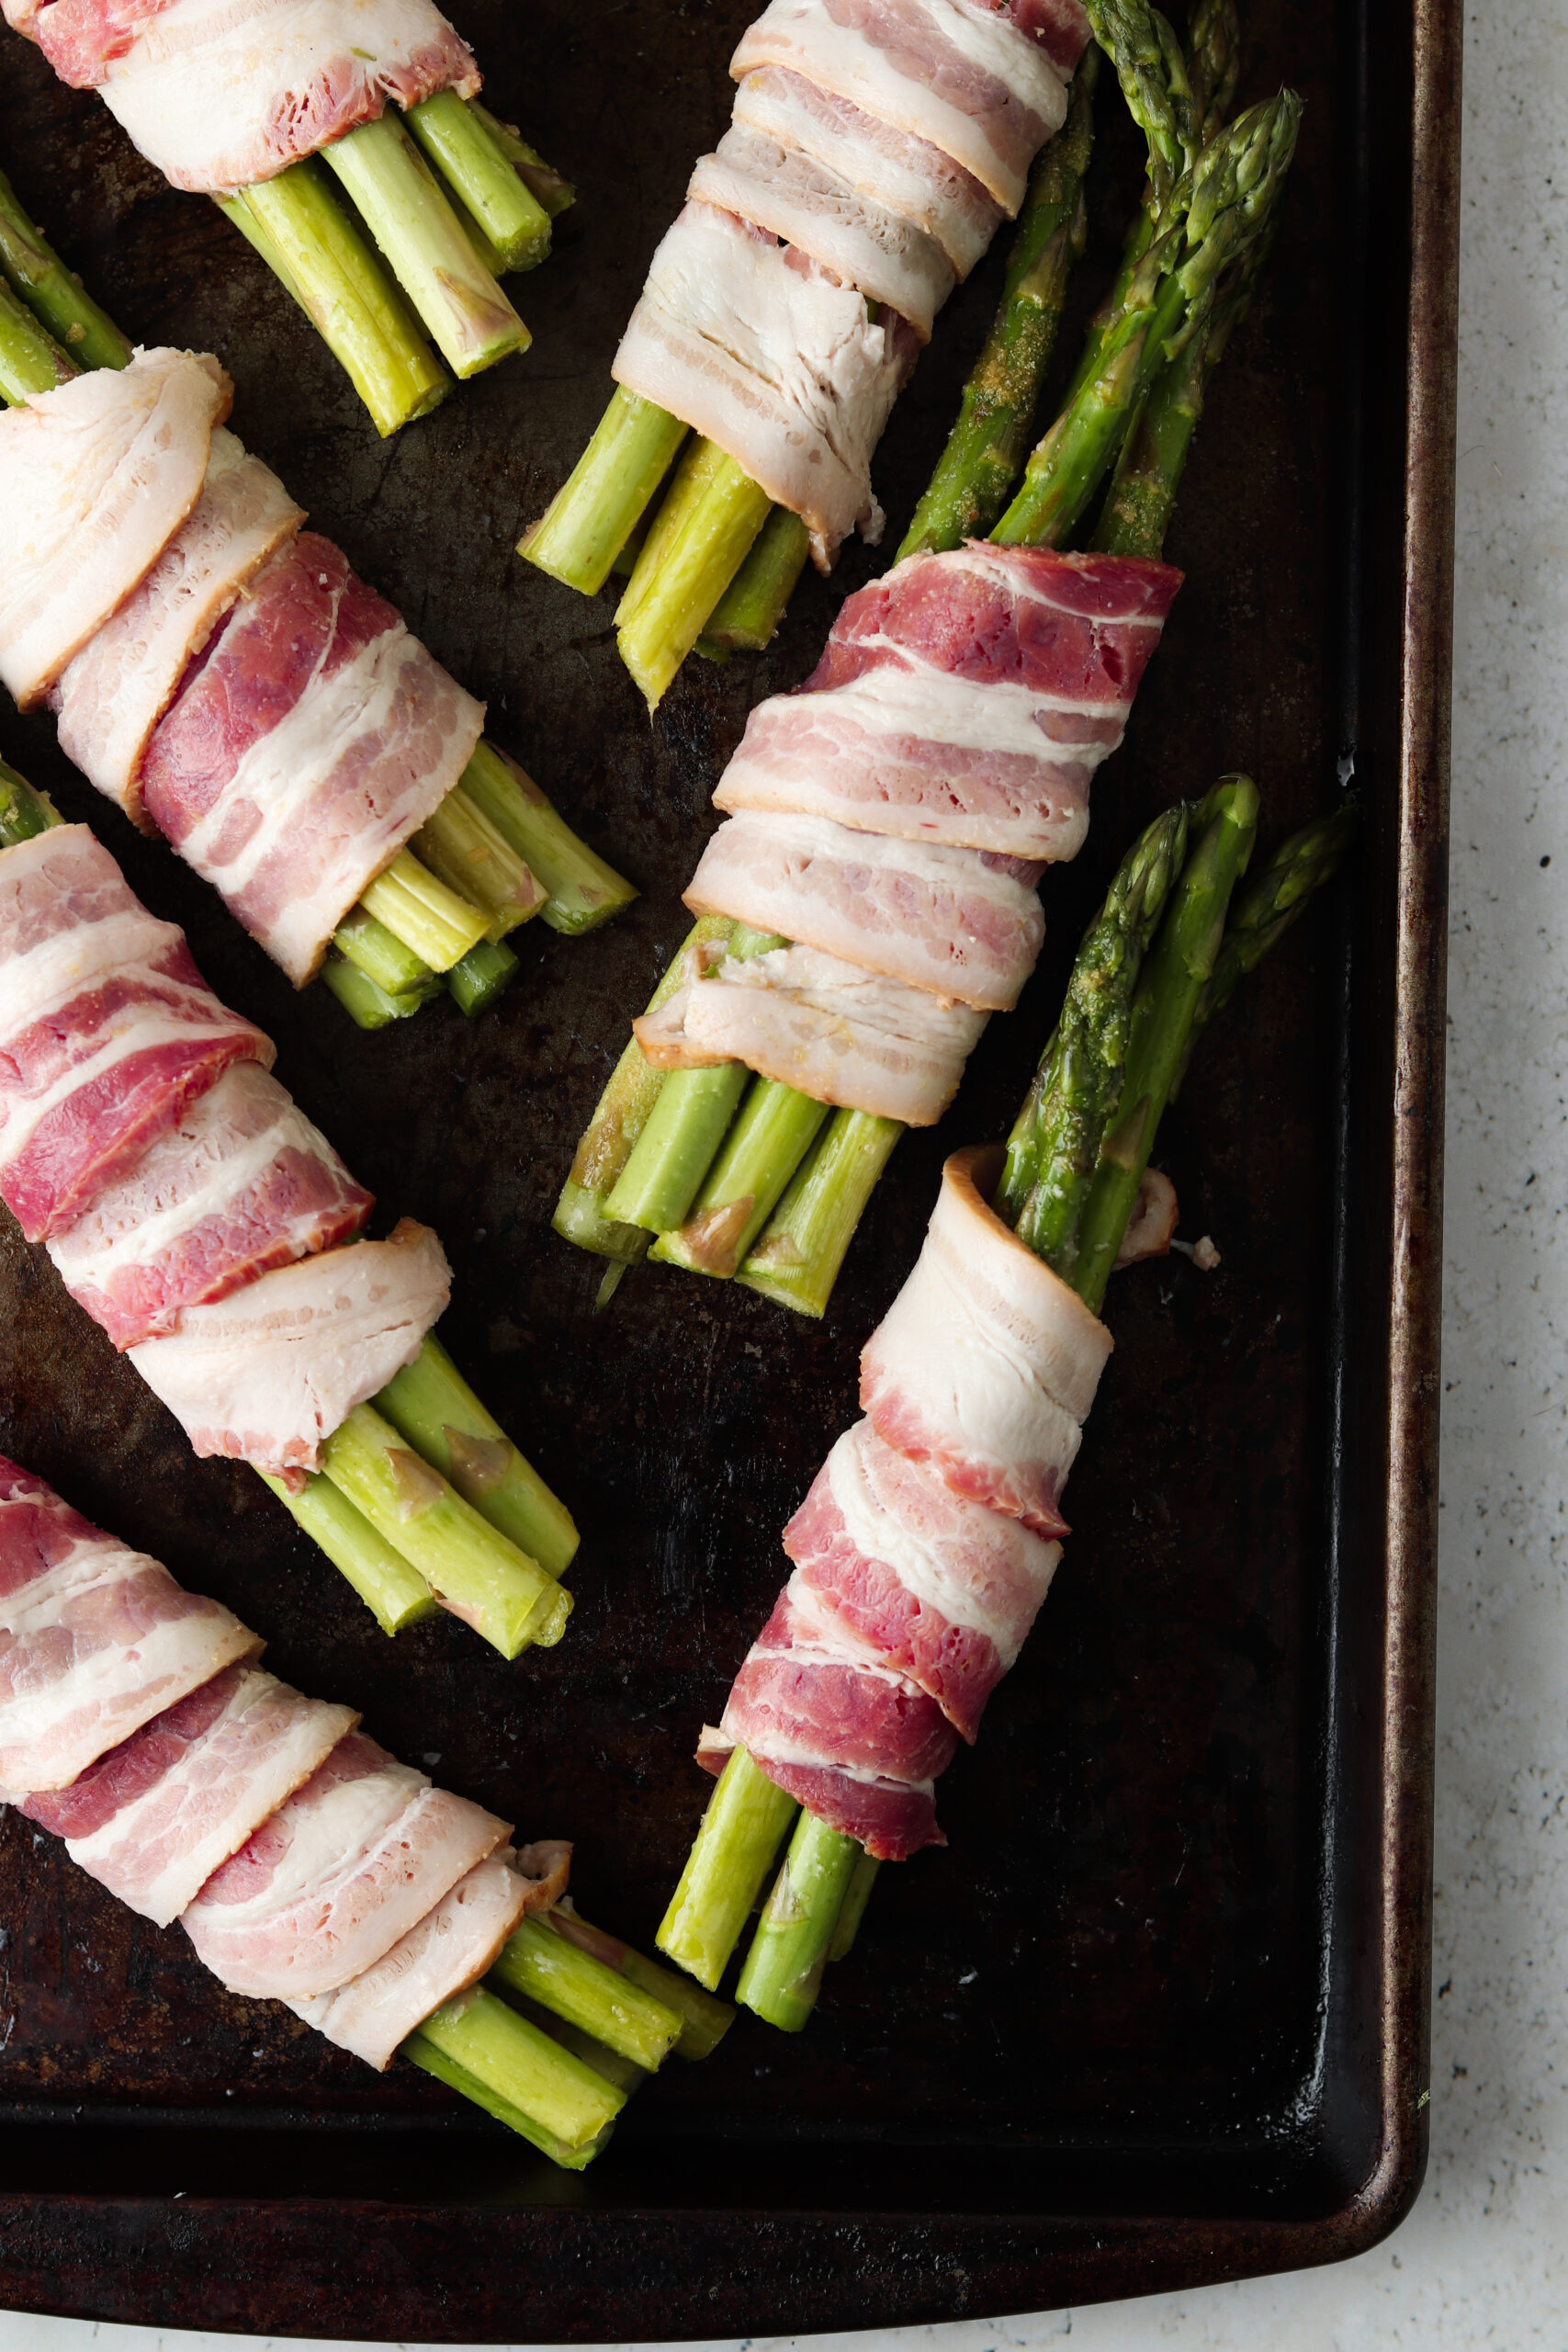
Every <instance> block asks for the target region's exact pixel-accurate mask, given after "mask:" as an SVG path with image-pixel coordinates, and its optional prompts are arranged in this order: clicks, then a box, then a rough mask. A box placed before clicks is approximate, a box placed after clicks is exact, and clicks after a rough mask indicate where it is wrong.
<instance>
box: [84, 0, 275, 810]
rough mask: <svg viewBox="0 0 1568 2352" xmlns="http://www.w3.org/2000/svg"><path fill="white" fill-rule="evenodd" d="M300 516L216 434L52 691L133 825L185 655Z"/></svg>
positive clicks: (230, 439) (256, 467) (269, 478)
mask: <svg viewBox="0 0 1568 2352" xmlns="http://www.w3.org/2000/svg"><path fill="white" fill-rule="evenodd" d="M66 5H67V0H55V6H57V7H63V6H66ZM304 520H305V515H304V510H303V508H301V507H299V506H296V505H295V503H294V501H293V500H292V499H291V498H290V497H289V495H288V492H287V491H286V490H285V489H284V487H283V484H282V483H281V482H280V481H278V479H277V476H276V474H275V473H274V472H273V471H272V469H271V468H270V467H269V466H264V465H263V463H262V461H261V459H260V458H253V457H251V456H250V455H249V453H248V452H247V451H246V449H245V448H244V447H243V445H242V444H241V443H240V442H238V441H236V440H235V438H234V435H232V434H231V433H227V432H224V431H223V430H222V428H221V427H220V429H219V430H218V431H217V432H216V433H214V435H212V454H211V457H210V458H209V461H208V468H207V479H206V481H205V483H204V484H203V486H202V492H201V496H200V497H199V498H198V499H197V503H196V504H195V506H194V507H193V508H192V510H191V512H190V515H189V516H188V518H187V519H186V522H185V523H184V524H183V525H182V526H181V527H180V529H179V530H177V531H176V532H175V536H174V537H173V538H172V539H171V540H170V541H169V543H168V545H167V547H166V548H164V552H163V553H162V555H161V556H160V557H159V558H158V560H157V562H156V563H155V564H154V565H153V566H152V571H150V572H149V573H148V574H147V576H146V578H145V579H144V580H143V581H142V582H141V586H140V588H138V589H137V590H136V592H135V594H134V595H132V596H130V597H129V598H128V599H127V600H126V602H125V603H124V604H123V605H121V606H120V608H119V610H118V612H117V613H116V614H115V615H114V616H113V617H112V618H111V619H109V620H107V621H106V622H105V623H104V626H103V627H102V628H100V629H99V630H98V632H97V634H96V637H93V638H91V639H89V640H88V642H87V643H86V644H85V646H84V647H83V649H82V650H81V652H80V653H78V654H77V656H76V658H75V660H74V661H73V662H72V663H71V666H70V667H69V669H68V670H67V671H66V672H65V673H64V675H63V676H62V679H61V681H60V684H59V685H58V686H57V687H56V688H55V690H54V694H53V695H52V697H51V699H52V701H53V706H54V709H55V712H56V714H57V716H58V718H59V721H60V742H61V748H62V751H64V752H66V753H67V754H68V756H69V757H70V758H71V759H73V760H74V761H75V763H76V765H77V766H78V767H79V768H80V769H81V771H82V773H83V775H85V776H86V778H87V780H88V782H89V783H91V784H96V786H97V788H98V790H99V791H100V792H102V793H106V794H107V796H108V797H109V799H111V800H112V801H114V803H115V804H116V806H117V807H118V808H120V809H124V811H125V813H126V815H127V816H128V817H129V818H130V820H131V821H132V822H133V823H135V824H139V825H141V826H143V827H145V826H146V821H147V820H146V819H145V817H144V816H143V815H142V810H141V757H142V753H143V752H145V751H146V749H147V745H148V741H149V740H150V739H151V736H152V729H154V728H155V727H156V726H157V724H158V721H159V720H160V718H162V717H163V716H164V711H165V710H167V708H168V707H169V705H170V703H171V702H173V700H174V698H175V690H176V688H177V687H178V685H179V683H180V681H181V679H182V678H183V677H184V676H185V673H186V666H187V664H188V663H189V662H190V659H191V656H192V655H193V654H194V653H197V652H199V651H200V650H201V648H202V647H203V646H204V645H205V644H206V642H207V639H208V638H209V635H210V634H211V632H212V629H213V628H214V627H215V625H216V624H217V622H218V621H219V620H220V619H221V617H222V616H223V615H224V613H226V612H227V611H228V609H229V606H230V605H231V604H232V603H233V601H234V599H235V597H236V596H237V595H238V594H239V593H240V590H241V589H242V588H243V586H244V584H245V582H246V581H247V580H249V579H250V578H251V576H252V575H253V573H254V572H256V571H259V570H260V569H261V567H262V565H263V564H264V563H265V561H266V560H267V558H268V557H269V556H272V555H274V554H276V551H277V549H278V548H280V547H281V546H282V545H283V544H284V542H285V540H287V539H291V538H292V537H294V535H295V533H296V532H297V531H298V530H299V526H300V525H301V524H302V523H303V521H304Z"/></svg>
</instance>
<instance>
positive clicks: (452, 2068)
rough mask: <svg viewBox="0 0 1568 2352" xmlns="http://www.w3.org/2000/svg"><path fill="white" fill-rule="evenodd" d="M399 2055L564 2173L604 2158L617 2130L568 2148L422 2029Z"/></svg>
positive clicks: (609, 2129)
mask: <svg viewBox="0 0 1568 2352" xmlns="http://www.w3.org/2000/svg"><path fill="white" fill-rule="evenodd" d="M547 2038H548V2037H547ZM398 2054H399V2056H400V2057H402V2058H407V2059H409V2060H410V2061H412V2064H414V2065H416V2066H418V2067H420V2068H422V2069H423V2072H424V2073H425V2074H427V2075H434V2078H435V2080H436V2081H437V2082H438V2083H445V2084H446V2087H447V2089H448V2090H451V2091H457V2092H460V2093H461V2095H462V2097H463V2098H466V2099H471V2100H472V2102H473V2104H474V2105H475V2106H476V2107H479V2108H482V2109H484V2111H485V2113H486V2114H487V2115H491V2116H493V2117H494V2118H495V2120H496V2121H497V2122H498V2123H504V2124H505V2126H506V2128H507V2130H508V2131H515V2132H516V2134H517V2136H518V2138H519V2139H520V2140H526V2141H527V2142H528V2143H529V2144H530V2145H531V2146H532V2147H536V2148H537V2149H538V2151H539V2154H541V2155H542V2156H548V2158H549V2160H550V2162H551V2163H552V2164H553V2165H560V2167H561V2169H562V2171H563V2172H582V2171H583V2170H584V2169H585V2168H586V2167H587V2166H588V2165H591V2164H592V2162H593V2159H594V2157H595V2156H597V2155H600V2154H603V2152H604V2149H605V2148H606V2147H607V2146H608V2144H609V2141H610V2135H611V2133H612V2132H613V2131H614V2130H615V2125H614V2124H613V2123H607V2124H606V2125H605V2127H604V2131H601V2132H600V2133H599V2134H598V2136H597V2137H596V2138H595V2139H592V2140H589V2141H587V2142H585V2143H584V2144H583V2145H582V2146H581V2148H570V2147H568V2145H567V2143H566V2142H565V2141H564V2140H561V2139H558V2138H557V2136H556V2134H555V2133H554V2132H553V2131H545V2129H544V2128H543V2126H542V2125H540V2124H537V2123H536V2122H535V2120H534V2119H533V2117H532V2116H531V2115H525V2114H524V2112H523V2110H522V2109H521V2108H520V2107H513V2104H512V2101H511V2100H510V2099H508V2098H502V2096H501V2094H500V2092H499V2091H496V2090H492V2089H491V2086H490V2085H489V2084H488V2083H485V2082H481V2081H480V2080H479V2076H478V2075H471V2074H470V2073H469V2072H468V2068H467V2067H466V2066H459V2065H458V2064H457V2061H456V2060H455V2059H452V2058H448V2057H447V2056H446V2052H445V2051H442V2050H438V2049H437V2048H436V2046H435V2044H434V2041H430V2040H429V2038H428V2037H427V2036H426V2034H425V2031H424V2029H423V2026H419V2027H416V2028H415V2029H414V2030H413V2032H412V2033H411V2034H410V2036H409V2038H408V2040H407V2041H405V2042H404V2043H403V2044H402V2046H401V2048H400V2051H399V2053H398Z"/></svg>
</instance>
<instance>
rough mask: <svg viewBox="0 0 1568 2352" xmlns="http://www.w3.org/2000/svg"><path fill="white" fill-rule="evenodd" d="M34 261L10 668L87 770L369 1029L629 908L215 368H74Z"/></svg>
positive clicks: (471, 992)
mask: <svg viewBox="0 0 1568 2352" xmlns="http://www.w3.org/2000/svg"><path fill="white" fill-rule="evenodd" d="M66 5H68V0H54V6H57V7H58V6H66ZM39 282H41V280H35V281H22V282H21V296H22V298H24V299H23V300H18V302H17V306H16V307H17V313H18V321H17V322H12V325H13V327H14V328H15V330H16V331H15V332H14V333H11V334H8V333H7V323H6V313H5V312H4V311H3V310H0V399H4V400H5V401H6V402H7V403H10V404H11V406H12V410H13V413H11V414H10V415H8V416H0V501H3V503H4V506H5V511H6V520H5V522H3V523H0V572H3V574H4V578H3V582H0V677H3V678H4V680H5V683H6V684H7V685H8V686H9V687H10V689H11V692H12V694H13V695H15V696H16V698H17V702H18V703H20V704H21V705H22V706H23V707H24V708H26V707H30V706H32V705H35V704H37V703H39V702H43V701H47V702H48V703H49V704H50V705H51V707H52V708H53V709H54V711H55V712H56V714H57V716H58V718H59V722H60V732H61V740H62V744H63V746H64V748H65V750H66V751H67V752H69V753H70V755H71V757H72V758H73V760H74V761H75V763H76V764H77V766H78V767H80V768H81V769H82V770H83V772H84V773H85V775H86V776H87V777H88V779H89V781H90V782H91V783H93V784H94V785H96V786H97V788H98V790H99V791H101V792H102V793H104V794H105V795H106V797H107V798H109V799H111V800H112V801H114V803H115V804H116V806H117V807H118V808H119V809H122V810H123V811H124V813H125V814H126V815H127V816H128V817H129V818H130V820H131V821H132V823H133V824H137V825H139V826H141V828H142V830H143V831H160V832H162V833H163V834H164V836H165V838H166V839H167V840H168V841H169V842H172V843H173V845H174V846H175V848H176V849H177V850H178V851H179V853H180V854H181V855H182V856H183V857H184V858H185V859H186V861H187V863H189V864H190V865H194V866H195V868H196V870H197V873H199V874H201V875H202V876H204V877H205V878H206V879H207V880H208V881H209V882H211V883H212V884H213V886H214V888H216V889H217V890H218V891H219V892H220V895H221V896H222V898H223V899H225V901H226V902H227V904H228V905H229V906H230V907H231V910H233V912H234V913H235V914H236V915H237V916H238V917H239V919H240V921H241V922H243V924H244V926H245V928H246V929H247V931H249V932H250V933H252V935H253V937H254V938H255V939H257V940H258V941H259V942H260V944H262V945H263V946H264V947H265V949H266V950H267V953H268V954H269V955H270V956H273V957H274V959H275V960H276V962H277V963H278V964H280V965H281V966H282V967H283V969H284V970H285V971H286V972H287V973H288V976H289V978H291V979H292V980H293V981H294V982H295V984H296V986H303V985H304V984H305V982H306V981H308V980H309V979H310V978H312V977H313V976H314V975H315V974H316V973H317V972H318V971H323V972H324V975H325V978H326V980H327V983H328V986H329V987H330V988H331V989H333V993H334V994H335V995H337V996H338V997H339V998H340V1000H341V1001H343V1002H344V1004H345V1005H346V1007H347V1009H348V1010H349V1012H351V1013H352V1014H353V1016H354V1018H355V1020H356V1021H358V1022H359V1023H361V1025H362V1026H365V1027H378V1026H380V1025H381V1024H382V1023H385V1022H388V1021H391V1020H395V1019H399V1018H401V1017H405V1016H407V1015H408V1014H410V1013H412V1012H417V1011H419V1009H420V1008H421V1006H423V1004H425V1003H426V1002H428V1001H429V1000H430V999H431V997H432V996H433V995H435V994H439V993H441V992H442V991H443V989H446V990H449V991H450V993H451V994H452V996H453V997H454V998H455V999H456V1001H457V1003H458V1004H459V1005H460V1006H461V1007H462V1009H463V1010H464V1012H479V1010H481V1009H482V1008H483V1007H485V1006H487V1005H489V1004H490V1003H491V1002H493V1001H494V1000H495V999H496V997H497V996H499V995H500V993H501V992H502V989H504V988H505V986H506V985H507V983H508V981H509V980H510V979H511V978H512V977H513V974H514V973H515V971H516V969H517V958H516V956H514V954H513V951H512V949H511V948H510V947H508V946H507V944H506V941H507V939H508V937H509V936H510V934H511V933H513V931H514V930H516V928H517V927H518V926H519V924H521V923H524V922H529V921H530V920H532V919H533V918H534V917H535V916H538V917H540V918H541V919H542V920H543V921H544V922H546V923H547V925H549V926H550V927H551V928H552V929H554V930H557V931H560V932H564V933H567V934H568V935H577V934H579V933H582V932H585V931H589V930H592V929H594V928H595V927H596V926H597V925H598V924H599V923H601V922H606V921H607V920H609V919H610V918H611V917H612V916H614V915H615V914H616V913H618V912H619V911H620V910H621V909H622V908H623V907H624V906H626V904H627V903H628V902H629V900H630V899H631V898H632V897H633V896H634V895H635V893H634V892H633V890H632V888H631V886H630V885H629V884H628V883H626V881H624V880H623V879H622V877H621V876H619V875H618V874H616V873H615V871H614V869H613V868H612V867H610V866H609V865H605V863H604V860H603V859H602V858H600V857H598V856H596V855H595V854H594V853H593V852H592V850H591V849H589V848H588V846H587V845H586V843H585V842H581V841H579V840H578V839H577V837H576V835H575V834H574V833H572V832H571V831H570V828H569V827H568V826H567V825H566V824H565V823H564V821H563V820H562V819H561V818H560V816H559V815H558V812H557V811H556V810H555V809H553V808H552V807H551V805H550V803H549V802H548V800H547V798H546V797H545V795H544V794H543V793H542V792H541V791H540V790H539V788H538V786H536V784H535V783H534V782H533V781H532V779H531V778H530V777H528V776H527V775H525V774H524V772H523V771H522V769H521V768H519V767H518V766H517V765H516V764H515V763H514V762H513V761H511V760H509V759H508V758H507V757H506V756H505V754H504V753H502V752H499V751H498V750H496V748H495V747H494V746H493V745H492V744H491V743H489V742H488V741H484V740H483V738H482V735H481V728H482V725H483V719H484V711H483V707H482V705H480V704H479V703H477V702H476V701H475V700H474V699H473V697H472V696H471V695H468V694H465V693H464V691H463V689H462V688H461V687H460V686H459V685H458V684H457V682H456V681H455V680H454V679H453V678H451V677H449V676H448V675H447V673H446V671H445V670H444V669H443V668H442V667H441V665H440V664H439V663H438V662H435V661H434V659H433V657H432V656H431V655H430V654H429V653H428V652H427V651H426V650H425V649H424V647H423V646H422V645H421V644H420V643H419V641H418V639H416V638H414V637H412V635H411V634H410V632H409V630H408V629H407V628H405V626H404V624H403V622H402V620H401V618H400V616H399V615H398V614H397V613H396V612H395V611H394V610H393V608H392V606H391V605H389V604H388V603H387V602H386V600H385V599H384V598H383V597H380V596H378V595H377V594H376V593H375V591H374V590H373V589H371V588H369V587H367V585H366V584H365V582H363V581H361V580H359V579H358V578H356V576H355V573H354V571H352V570H351V568H350V566H349V564H348V562H347V560H346V559H345V558H344V555H343V554H342V553H341V551H340V550H339V549H338V548H335V547H333V544H332V542H331V541H330V540H328V539H325V538H322V537H321V536H320V535H319V534H318V533H315V532H310V531H306V530H304V529H303V528H302V526H303V524H304V522H305V516H304V514H303V512H302V510H301V509H300V508H299V506H297V505H296V504H295V503H294V501H293V500H292V499H291V498H290V497H289V495H288V492H287V491H286V490H285V489H284V486H283V484H282V483H281V482H280V481H278V479H277V477H276V475H275V474H274V473H273V472H272V471H271V470H270V469H268V468H267V467H266V466H265V465H264V464H263V463H262V462H261V460H260V458H254V457H253V456H251V455H250V454H249V453H248V452H247V451H246V450H245V449H244V447H243V445H242V444H241V443H240V442H239V441H238V440H237V439H236V438H235V437H234V435H232V434H231V433H230V432H228V431H227V430H226V428H225V425H224V419H225V418H226V416H227V414H228V412H229V404H230V400H231V389H232V388H231V385H230V382H229V379H228V378H227V376H226V375H225V374H224V372H223V370H222V368H220V365H219V363H218V362H217V361H216V360H214V359H211V358H208V357H203V356H198V355H196V354H192V353H189V352H176V351H169V350H154V351H143V352H140V353H138V354H137V355H136V356H135V357H134V358H131V357H130V353H129V349H128V348H127V349H122V350H119V351H110V352H108V353H107V365H106V366H104V367H103V368H99V369H97V370H96V372H94V373H92V374H90V375H87V376H79V375H78V374H77V373H76V370H75V366H74V362H73V360H72V359H71V357H70V356H68V355H67V354H66V352H65V351H64V349H63V347H62V346H58V345H54V344H53V343H52V342H51V338H50V337H49V335H48V334H47V331H46V328H45V325H44V320H43V309H44V305H43V302H42V300H41V297H40V296H39V292H38V284H39ZM28 303H30V304H31V305H32V307H31V309H28V307H27V304H28ZM56 316H57V321H58V309H57V311H56ZM18 322H19V323H18ZM102 347H103V346H102V340H101V338H100V339H99V343H98V345H96V348H99V349H102Z"/></svg>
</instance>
